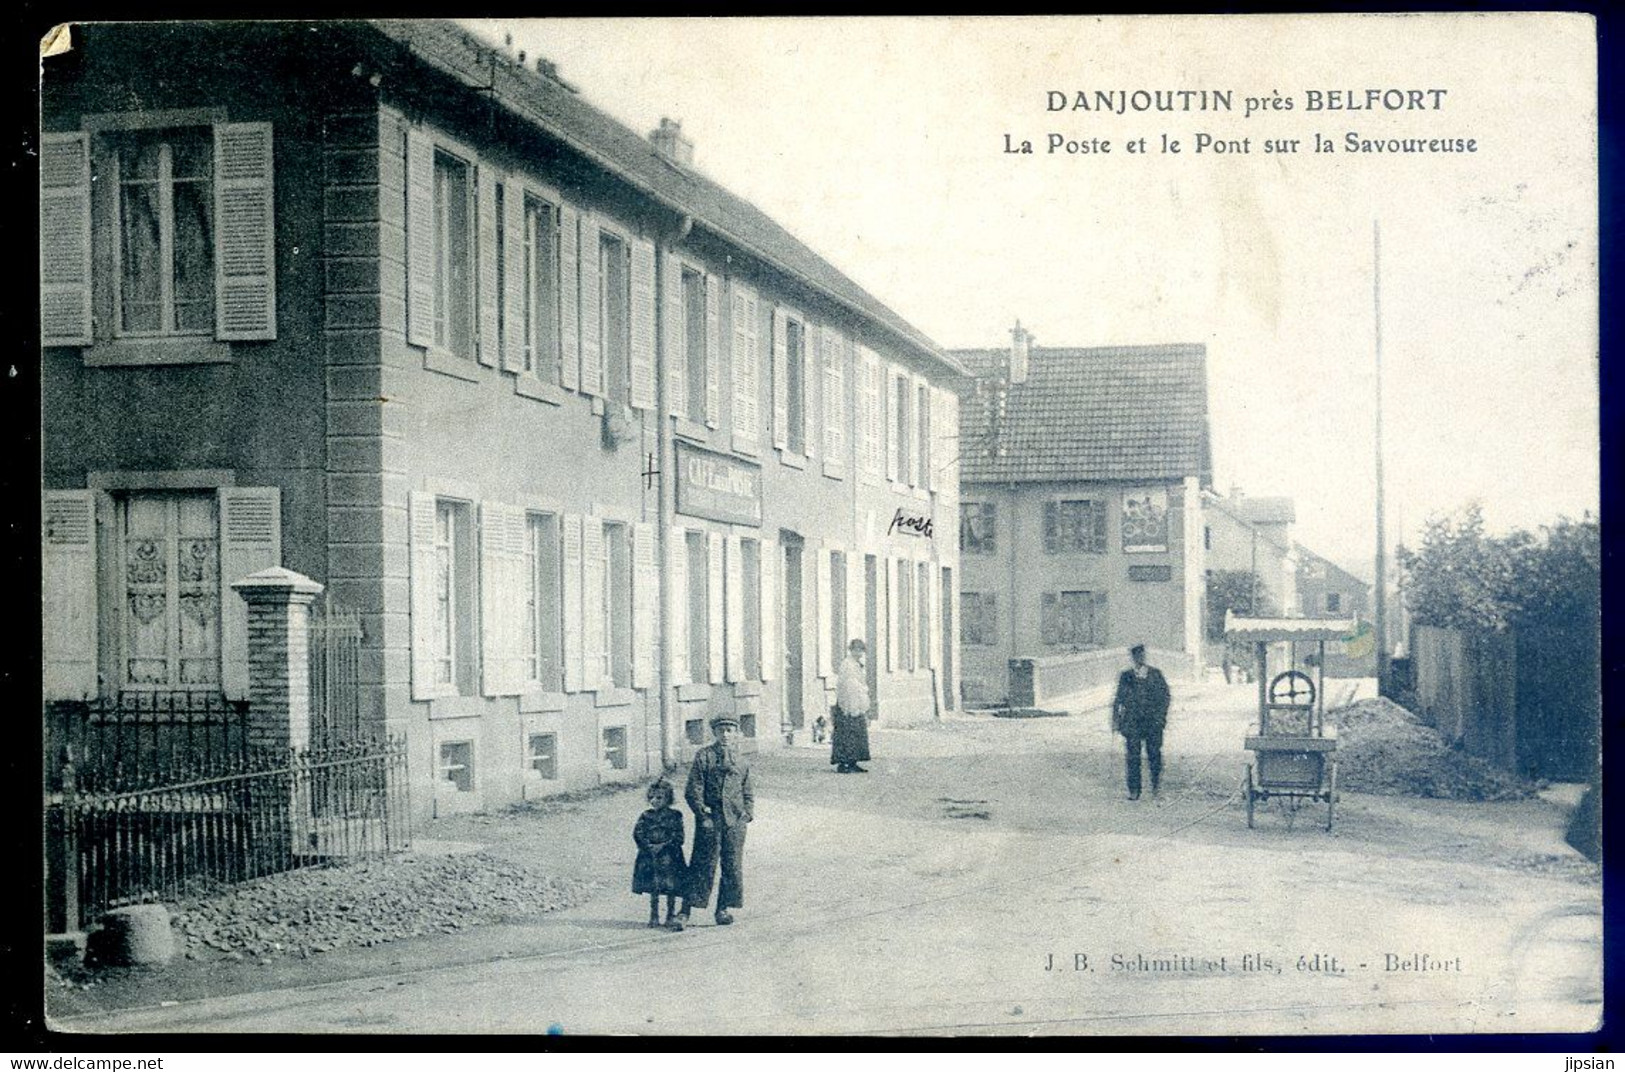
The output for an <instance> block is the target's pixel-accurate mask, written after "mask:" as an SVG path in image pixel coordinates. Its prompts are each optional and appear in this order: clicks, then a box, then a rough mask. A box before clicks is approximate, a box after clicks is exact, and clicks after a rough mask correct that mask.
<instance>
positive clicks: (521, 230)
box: [492, 175, 558, 375]
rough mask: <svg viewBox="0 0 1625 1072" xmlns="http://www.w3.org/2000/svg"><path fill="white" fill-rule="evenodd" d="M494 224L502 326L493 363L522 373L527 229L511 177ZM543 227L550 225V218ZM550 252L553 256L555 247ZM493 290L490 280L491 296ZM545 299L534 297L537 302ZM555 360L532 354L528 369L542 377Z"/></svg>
mask: <svg viewBox="0 0 1625 1072" xmlns="http://www.w3.org/2000/svg"><path fill="white" fill-rule="evenodd" d="M498 222H499V226H501V228H502V293H501V294H499V295H496V296H495V298H494V301H495V302H497V303H500V315H501V317H502V326H501V329H500V330H498V331H497V336H496V337H498V338H500V339H501V340H502V354H501V356H500V357H498V358H497V363H498V364H500V365H501V366H502V367H503V368H505V369H507V370H509V371H510V372H523V371H524V368H525V349H526V347H528V346H530V345H531V340H530V338H529V337H527V332H528V330H529V327H530V325H528V324H526V323H525V297H526V295H527V294H528V293H529V292H530V288H531V286H532V285H533V281H532V280H530V279H528V278H526V276H525V230H526V228H527V227H528V226H529V223H528V222H527V221H526V219H525V188H524V187H523V186H521V185H520V184H519V182H518V180H517V179H515V178H514V177H513V176H511V175H510V176H509V177H508V181H507V182H506V183H504V184H503V187H502V219H501V220H500V221H498ZM547 223H548V224H551V223H552V219H551V216H550V217H549V218H548V220H547ZM552 248H553V250H554V255H555V256H557V253H558V245H557V243H555V244H554V245H553V247H552ZM495 287H496V281H495V279H493V280H492V289H493V292H494V290H495ZM545 296H546V295H542V294H538V295H536V297H537V299H538V300H540V299H541V298H543V297H545ZM493 345H495V344H494V343H493ZM557 360H558V355H557V354H532V355H531V368H532V369H534V370H535V371H536V373H537V374H538V375H542V374H543V373H544V372H545V371H546V370H548V369H550V368H551V367H552V366H553V363H554V362H556V361H557Z"/></svg>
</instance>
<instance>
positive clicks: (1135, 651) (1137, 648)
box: [1128, 644, 1145, 655]
mask: <svg viewBox="0 0 1625 1072" xmlns="http://www.w3.org/2000/svg"><path fill="white" fill-rule="evenodd" d="M1128 653H1129V654H1130V655H1144V654H1145V645H1144V644H1136V645H1134V646H1133V647H1132V648H1130V649H1128Z"/></svg>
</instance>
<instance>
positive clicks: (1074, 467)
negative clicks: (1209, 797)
mask: <svg viewBox="0 0 1625 1072" xmlns="http://www.w3.org/2000/svg"><path fill="white" fill-rule="evenodd" d="M954 354H955V356H956V357H958V358H959V359H960V361H962V362H963V363H964V364H965V365H966V366H967V367H968V368H969V369H970V370H971V371H972V373H973V374H974V375H975V377H976V379H975V381H974V385H973V386H971V387H969V388H967V390H966V393H965V395H964V397H963V399H962V413H963V414H964V418H963V423H962V425H961V436H962V438H961V440H960V444H959V446H960V466H961V473H962V476H961V486H960V496H961V502H960V509H961V516H960V562H961V567H962V569H963V580H962V582H961V588H960V625H961V628H960V644H961V652H962V658H963V661H964V663H965V666H964V669H963V671H962V674H963V679H964V686H965V696H966V700H967V702H976V703H995V704H996V703H999V702H1002V701H1003V700H1004V699H1005V698H1006V696H1007V688H1008V680H1007V673H1008V668H1009V662H1010V660H1011V659H1012V658H1018V657H1019V658H1028V657H1041V656H1046V655H1060V654H1066V653H1070V652H1077V651H1087V650H1091V649H1097V648H1109V647H1120V646H1127V645H1129V644H1134V643H1143V644H1146V645H1148V646H1150V647H1154V648H1162V649H1165V650H1172V651H1180V652H1186V653H1188V654H1190V655H1192V656H1193V657H1195V658H1196V659H1198V660H1199V659H1200V657H1201V651H1202V644H1203V637H1202V600H1203V594H1204V578H1205V572H1204V571H1205V569H1206V566H1205V561H1206V558H1205V553H1204V549H1203V545H1202V511H1201V505H1200V504H1201V495H1202V489H1203V488H1204V487H1205V486H1206V485H1207V484H1208V483H1209V482H1210V480H1211V476H1210V474H1211V462H1210V460H1209V445H1208V443H1209V441H1208V415H1207V373H1206V350H1205V348H1204V347H1202V346H1200V345H1167V346H1111V347H1096V348H1087V349H1072V348H1038V347H1033V346H1030V345H1029V342H1028V339H1027V337H1026V335H1025V333H1024V332H1023V331H1022V330H1021V329H1020V327H1019V325H1018V328H1017V333H1016V345H1014V346H1012V348H1011V349H1009V350H965V351H954Z"/></svg>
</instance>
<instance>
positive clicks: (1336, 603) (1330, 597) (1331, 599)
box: [1326, 592, 1343, 614]
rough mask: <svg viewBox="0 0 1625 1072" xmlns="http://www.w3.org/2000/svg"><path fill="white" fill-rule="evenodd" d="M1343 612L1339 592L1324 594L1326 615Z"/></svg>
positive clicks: (1341, 595)
mask: <svg viewBox="0 0 1625 1072" xmlns="http://www.w3.org/2000/svg"><path fill="white" fill-rule="evenodd" d="M1342 610H1343V594H1342V593H1341V592H1327V593H1326V613H1327V614H1338V613H1340V612H1341V611H1342Z"/></svg>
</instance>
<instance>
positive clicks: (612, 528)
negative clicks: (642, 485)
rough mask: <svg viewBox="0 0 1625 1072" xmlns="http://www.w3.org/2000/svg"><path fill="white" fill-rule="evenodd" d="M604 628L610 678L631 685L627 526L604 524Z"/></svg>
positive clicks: (616, 523)
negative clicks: (607, 647)
mask: <svg viewBox="0 0 1625 1072" xmlns="http://www.w3.org/2000/svg"><path fill="white" fill-rule="evenodd" d="M603 598H604V628H605V641H606V642H607V643H608V644H609V673H610V680H611V681H612V682H613V683H614V684H615V686H616V687H617V688H623V689H628V688H631V687H632V547H631V541H630V540H628V539H627V527H626V526H625V525H624V524H621V523H620V522H618V521H611V522H605V524H604V595H603Z"/></svg>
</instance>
